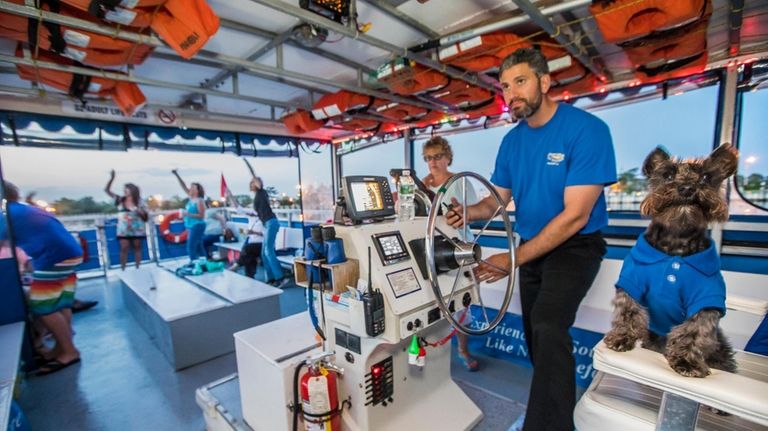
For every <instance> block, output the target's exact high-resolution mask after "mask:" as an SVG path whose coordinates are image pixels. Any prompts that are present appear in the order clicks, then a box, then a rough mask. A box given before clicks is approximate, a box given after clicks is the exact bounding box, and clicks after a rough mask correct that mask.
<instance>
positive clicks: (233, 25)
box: [221, 19, 375, 73]
mask: <svg viewBox="0 0 768 431" xmlns="http://www.w3.org/2000/svg"><path fill="white" fill-rule="evenodd" d="M221 26H222V27H224V28H226V29H229V30H235V31H239V32H242V33H247V34H253V35H256V36H260V37H263V38H265V39H274V38H275V37H277V35H278V33H272V32H271V31H267V30H264V29H261V28H258V27H253V26H249V25H246V24H242V23H239V22H235V21H230V20H227V19H222V20H221ZM285 43H286V44H287V45H291V46H293V47H296V48H299V49H301V50H304V51H307V52H311V53H312V54H315V55H319V56H320V57H323V58H326V59H328V60H332V61H335V62H336V63H339V64H343V65H344V66H347V67H350V68H352V69H360V68H362V69H363V70H364V71H365V72H367V73H372V72H375V70H374V69H371V68H370V67H368V66H365V65H363V64H359V63H355V62H354V61H352V60H350V59H348V58H345V57H342V56H340V55H337V54H335V53H333V52H330V51H326V50H324V49H320V48H310V47H308V46H304V45H302V44H300V43H298V42H296V41H295V40H293V39H291V38H289V39H287V40H286V41H285Z"/></svg>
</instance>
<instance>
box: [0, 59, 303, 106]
mask: <svg viewBox="0 0 768 431" xmlns="http://www.w3.org/2000/svg"><path fill="white" fill-rule="evenodd" d="M0 62H8V63H12V64H21V65H25V66H31V67H38V68H40V69H49V70H57V71H60V72H69V73H76V74H78V75H85V76H94V77H99V78H106V79H114V80H116V81H126V82H133V83H135V84H141V85H148V86H153V87H164V88H171V89H175V90H184V91H189V92H195V91H196V92H199V93H202V94H208V95H211V96H219V97H226V98H230V99H237V100H245V101H248V102H253V103H259V104H262V105H269V106H278V107H281V108H284V109H288V108H293V109H297V108H304V109H306V108H307V107H306V106H303V105H300V104H297V103H292V102H281V101H279V100H271V99H264V98H262V97H255V96H247V95H242V94H233V93H227V92H224V91H218V90H212V89H209V88H197V87H194V86H191V85H183V84H176V83H173V82H167V81H158V80H155V79H148V78H141V77H138V76H135V75H134V76H129V75H125V74H122V73H117V72H108V71H105V70H98V69H91V68H87V67H80V66H71V65H66V64H58V63H51V62H48V61H41V60H34V59H32V58H19V57H16V56H13V55H5V54H0Z"/></svg>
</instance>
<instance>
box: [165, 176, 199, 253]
mask: <svg viewBox="0 0 768 431" xmlns="http://www.w3.org/2000/svg"><path fill="white" fill-rule="evenodd" d="M171 172H172V173H173V175H174V176H176V179H177V180H179V185H181V188H182V189H184V193H186V194H187V196H189V201H187V206H186V208H184V209H182V210H179V213H180V214H181V216H182V217H184V227H185V228H187V230H188V231H189V234H188V235H187V254H189V260H190V261H194V260H196V259H197V258H199V257H205V248H204V247H203V235H204V234H205V220H204V219H205V189H203V186H202V185H201V184H200V183H190V185H189V187H187V184H186V183H185V182H184V180H182V179H181V176H180V175H179V172H178V171H177V170H176V169H173V170H172V171H171Z"/></svg>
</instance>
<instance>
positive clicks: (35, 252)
mask: <svg viewBox="0 0 768 431" xmlns="http://www.w3.org/2000/svg"><path fill="white" fill-rule="evenodd" d="M3 196H4V197H5V199H6V201H7V202H8V203H7V206H6V209H7V214H8V219H9V220H10V226H12V228H13V238H14V240H15V242H16V245H17V246H18V247H20V248H21V249H22V250H24V252H25V253H26V254H27V255H28V256H29V257H30V258H31V259H32V266H33V269H34V272H33V273H32V283H31V285H30V289H29V311H30V312H31V313H32V315H33V316H35V317H36V318H39V319H40V321H42V323H43V325H45V327H46V328H47V329H48V330H49V331H50V332H51V334H53V337H54V339H55V340H56V346H55V347H54V348H53V349H52V350H50V351H38V353H39V354H40V355H42V356H43V358H45V359H48V360H47V362H45V363H44V364H43V365H42V366H41V367H40V368H39V369H38V373H37V374H38V375H44V374H49V373H52V372H54V371H58V370H60V369H62V368H65V367H68V366H70V365H72V364H76V363H78V362H80V352H79V351H78V350H77V348H76V347H75V344H74V341H73V339H72V335H73V333H72V303H73V302H74V299H75V289H76V287H77V277H76V276H75V269H76V268H77V266H78V265H80V263H82V261H83V258H82V256H83V250H82V248H80V244H79V242H78V241H77V240H75V238H74V237H73V236H72V235H71V234H70V233H69V232H67V229H66V228H65V227H64V225H63V224H61V222H60V221H59V220H58V219H57V218H56V217H54V216H53V215H52V214H50V213H48V212H46V211H44V210H41V209H40V208H37V207H35V206H32V205H25V204H23V203H20V202H19V189H18V188H17V187H16V186H15V185H13V184H11V183H9V182H8V181H5V183H4V186H3ZM7 239H8V222H6V221H5V219H2V220H0V242H5V241H6V240H7Z"/></svg>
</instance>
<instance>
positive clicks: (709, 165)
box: [704, 144, 739, 184]
mask: <svg viewBox="0 0 768 431" xmlns="http://www.w3.org/2000/svg"><path fill="white" fill-rule="evenodd" d="M738 164H739V151H738V150H737V149H736V148H734V146H733V145H731V144H723V145H721V146H719V147H717V148H716V149H715V151H712V154H710V155H709V157H707V158H706V159H705V160H704V172H705V173H706V174H707V175H709V176H710V178H711V180H712V183H713V184H719V183H720V182H721V181H723V180H724V179H726V178H728V177H730V176H731V175H733V174H734V173H736V167H737V166H738Z"/></svg>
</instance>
